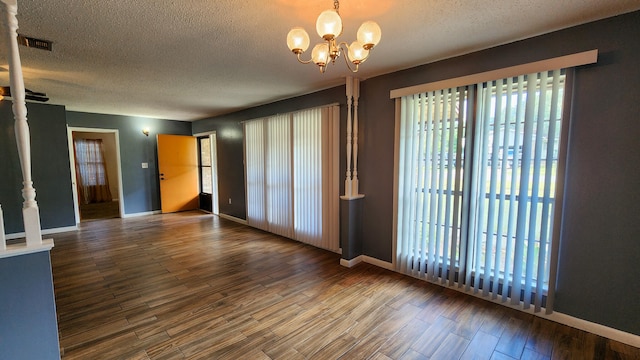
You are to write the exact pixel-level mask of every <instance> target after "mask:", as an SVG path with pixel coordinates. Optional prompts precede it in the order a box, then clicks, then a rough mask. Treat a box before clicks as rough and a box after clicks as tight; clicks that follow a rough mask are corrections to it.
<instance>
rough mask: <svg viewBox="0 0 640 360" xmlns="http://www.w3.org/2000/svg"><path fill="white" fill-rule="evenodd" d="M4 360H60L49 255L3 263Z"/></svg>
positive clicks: (0, 346) (0, 335)
mask: <svg viewBox="0 0 640 360" xmlns="http://www.w3.org/2000/svg"><path fill="white" fill-rule="evenodd" d="M0 289H2V291H0V359H11V360H21V359H24V360H30V359H59V358H60V347H59V343H58V323H57V320H56V306H55V300H54V294H53V282H52V275H51V261H50V259H49V252H48V251H44V252H39V253H35V254H29V255H20V256H14V257H10V258H4V259H0Z"/></svg>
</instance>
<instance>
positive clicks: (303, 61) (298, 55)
mask: <svg viewBox="0 0 640 360" xmlns="http://www.w3.org/2000/svg"><path fill="white" fill-rule="evenodd" d="M296 54H297V57H298V62H299V63H301V64H309V63H310V62H312V61H313V59H309V60H302V59H301V58H300V55H301V54H302V52H299V53H296Z"/></svg>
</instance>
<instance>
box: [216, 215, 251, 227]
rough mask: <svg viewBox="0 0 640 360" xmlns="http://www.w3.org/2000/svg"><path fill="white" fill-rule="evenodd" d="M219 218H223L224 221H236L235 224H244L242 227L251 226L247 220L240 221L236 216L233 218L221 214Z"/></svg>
mask: <svg viewBox="0 0 640 360" xmlns="http://www.w3.org/2000/svg"><path fill="white" fill-rule="evenodd" d="M218 217H221V218H223V219H227V220H231V221H234V222H237V223H240V224H242V225H249V224H248V223H247V220H244V219H240V218H237V217H235V216H231V215H227V214H221V213H220V214H218Z"/></svg>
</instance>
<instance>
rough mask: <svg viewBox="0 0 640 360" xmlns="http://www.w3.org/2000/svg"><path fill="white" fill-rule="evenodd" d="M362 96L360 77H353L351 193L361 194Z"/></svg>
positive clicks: (353, 194) (354, 194)
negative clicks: (359, 184) (359, 173)
mask: <svg viewBox="0 0 640 360" xmlns="http://www.w3.org/2000/svg"><path fill="white" fill-rule="evenodd" d="M359 97H360V79H358V78H355V79H353V178H352V179H351V185H352V188H351V189H352V190H351V195H352V196H357V195H359V194H360V192H359V190H358V98H359Z"/></svg>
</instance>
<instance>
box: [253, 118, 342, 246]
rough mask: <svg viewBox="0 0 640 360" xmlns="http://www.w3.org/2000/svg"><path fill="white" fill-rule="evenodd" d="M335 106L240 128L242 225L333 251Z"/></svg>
mask: <svg viewBox="0 0 640 360" xmlns="http://www.w3.org/2000/svg"><path fill="white" fill-rule="evenodd" d="M338 131H339V107H338V106H331V107H324V108H314V109H308V110H302V111H298V112H295V113H290V114H283V115H277V116H272V117H268V118H263V119H257V120H252V121H248V122H246V123H245V166H246V178H247V222H248V224H249V225H251V226H254V227H257V228H260V229H263V230H266V231H270V232H272V233H275V234H278V235H281V236H285V237H288V238H292V239H295V240H298V241H301V242H304V243H307V244H311V245H314V246H317V247H320V248H324V249H328V250H332V251H337V250H338V248H339V237H338V236H339V234H338V232H339V226H338V198H339V188H338V181H337V179H338V170H337V166H338V165H339V161H338V157H337V156H338V147H337V141H338Z"/></svg>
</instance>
